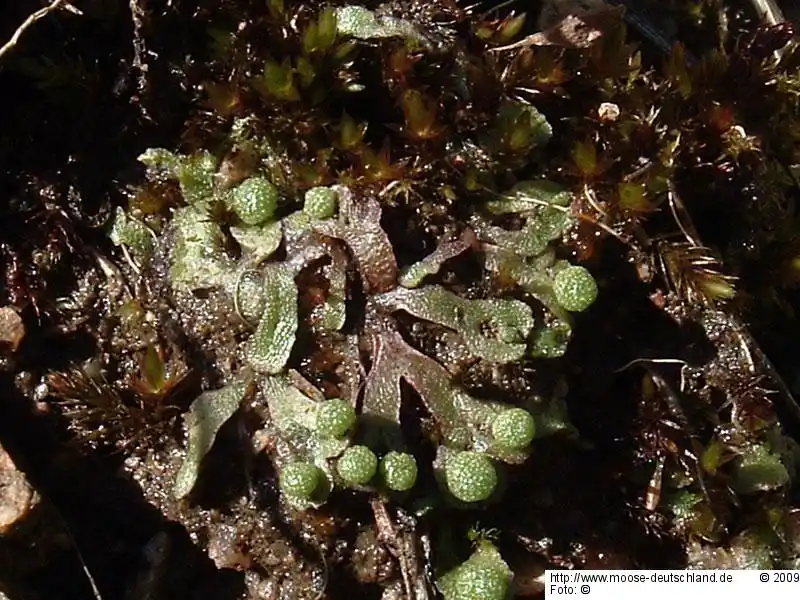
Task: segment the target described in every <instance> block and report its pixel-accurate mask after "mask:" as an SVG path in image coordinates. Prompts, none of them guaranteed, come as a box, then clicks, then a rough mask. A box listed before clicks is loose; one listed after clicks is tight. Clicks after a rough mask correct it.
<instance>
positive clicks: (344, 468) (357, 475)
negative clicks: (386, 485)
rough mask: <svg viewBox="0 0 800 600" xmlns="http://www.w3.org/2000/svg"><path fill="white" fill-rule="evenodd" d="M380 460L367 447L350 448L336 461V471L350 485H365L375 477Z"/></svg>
mask: <svg viewBox="0 0 800 600" xmlns="http://www.w3.org/2000/svg"><path fill="white" fill-rule="evenodd" d="M377 469H378V458H377V457H376V456H375V453H374V452H373V451H372V450H370V449H369V448H367V447H366V446H350V447H349V448H348V449H347V450H345V451H344V453H343V454H342V456H341V457H339V460H337V461H336V471H337V472H338V473H339V476H340V477H341V478H342V480H344V481H345V482H346V483H348V484H350V485H365V484H367V483H369V481H370V480H371V479H372V478H373V477H374V476H375V471H376V470H377Z"/></svg>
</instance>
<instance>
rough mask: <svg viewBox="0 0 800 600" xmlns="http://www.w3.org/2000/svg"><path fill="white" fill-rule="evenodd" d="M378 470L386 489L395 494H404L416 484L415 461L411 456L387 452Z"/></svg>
mask: <svg viewBox="0 0 800 600" xmlns="http://www.w3.org/2000/svg"><path fill="white" fill-rule="evenodd" d="M380 470H381V476H382V477H383V481H384V483H385V484H386V487H387V488H389V489H390V490H393V491H395V492H406V491H408V490H410V489H411V488H412V487H414V484H415V483H416V482H417V461H416V459H415V458H414V457H413V456H412V455H411V454H405V453H403V452H394V451H392V452H389V453H388V454H386V456H384V457H383V458H382V459H381V467H380Z"/></svg>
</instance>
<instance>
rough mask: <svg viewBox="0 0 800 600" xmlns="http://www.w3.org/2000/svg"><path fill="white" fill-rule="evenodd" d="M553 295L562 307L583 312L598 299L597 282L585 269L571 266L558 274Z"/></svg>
mask: <svg viewBox="0 0 800 600" xmlns="http://www.w3.org/2000/svg"><path fill="white" fill-rule="evenodd" d="M553 293H554V294H555V296H556V301H558V303H559V304H560V305H561V306H563V307H564V308H566V309H567V310H569V311H571V312H581V311H584V310H586V309H587V308H589V306H591V305H592V303H593V302H594V301H595V300H596V299H597V282H596V281H595V280H594V277H592V274H591V273H589V271H588V270H587V269H585V268H584V267H581V266H577V265H570V266H568V267H565V268H564V269H562V270H561V271H559V272H558V273H556V276H555V280H554V281H553Z"/></svg>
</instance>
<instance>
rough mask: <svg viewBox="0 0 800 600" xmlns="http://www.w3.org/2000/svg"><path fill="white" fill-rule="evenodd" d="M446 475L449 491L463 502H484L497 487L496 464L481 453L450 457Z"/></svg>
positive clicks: (470, 452)
mask: <svg viewBox="0 0 800 600" xmlns="http://www.w3.org/2000/svg"><path fill="white" fill-rule="evenodd" d="M444 474H445V481H446V483H447V489H448V490H450V493H451V494H453V496H455V497H456V498H457V499H458V500H461V501H462V502H482V501H484V500H486V499H487V498H489V496H491V495H492V493H493V492H494V490H495V488H496V487H497V471H496V469H495V467H494V464H493V463H492V460H491V459H490V458H489V457H488V456H487V455H485V454H483V453H481V452H472V451H465V452H459V453H458V454H456V455H454V456H452V457H450V458H449V459H448V460H447V462H446V463H445V466H444Z"/></svg>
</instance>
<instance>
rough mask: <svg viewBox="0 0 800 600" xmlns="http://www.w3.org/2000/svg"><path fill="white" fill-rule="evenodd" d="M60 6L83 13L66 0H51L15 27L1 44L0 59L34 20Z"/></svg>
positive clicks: (75, 12)
mask: <svg viewBox="0 0 800 600" xmlns="http://www.w3.org/2000/svg"><path fill="white" fill-rule="evenodd" d="M60 8H63V9H64V10H68V11H69V12H71V13H72V14H75V15H83V13H82V12H81V11H80V10H78V9H77V8H75V7H74V6H72V4H70V3H69V2H67V0H53V1H52V2H51V3H50V4H48V5H47V6H45V7H42V8H40V9H39V10H37V11H36V12H34V13H31V14H30V15H28V18H27V19H25V20H24V21H23V22H22V24H21V25H20V26H19V27H17V29H16V30H15V31H14V34H13V35H12V36H11V38H10V39H9V40H8V41H7V42H6V43H5V44H3V46H2V48H0V60H1V59H2V58H3V56H5V55H6V54H8V53H9V52H10V51H11V49H12V48H14V46H16V45H17V43H18V42H19V38H20V37H22V34H23V33H25V31H26V30H27V29H28V28H29V27H30V26H31V25H33V24H34V23H36V21H38V20H39V19H43V18H44V17H46V16H47V15H49V14H50V13H51V12H54V11H56V10H58V9H60Z"/></svg>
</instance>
